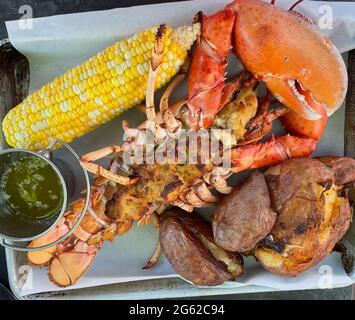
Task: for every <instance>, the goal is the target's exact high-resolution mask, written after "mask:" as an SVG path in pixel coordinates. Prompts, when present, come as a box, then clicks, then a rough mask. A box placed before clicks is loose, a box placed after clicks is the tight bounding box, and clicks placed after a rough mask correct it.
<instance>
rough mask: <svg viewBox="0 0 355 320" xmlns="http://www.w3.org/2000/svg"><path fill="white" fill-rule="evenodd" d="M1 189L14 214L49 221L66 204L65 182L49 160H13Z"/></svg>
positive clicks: (27, 158)
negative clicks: (64, 202)
mask: <svg viewBox="0 0 355 320" xmlns="http://www.w3.org/2000/svg"><path fill="white" fill-rule="evenodd" d="M0 189H1V192H2V195H3V197H4V200H5V202H6V204H7V206H8V208H9V209H10V211H11V213H12V214H13V215H21V216H23V217H26V218H30V219H43V218H49V217H52V216H53V215H55V214H57V213H58V212H59V211H60V210H61V208H62V205H63V187H62V184H61V181H60V179H59V177H58V175H57V173H56V172H55V171H54V169H53V168H52V167H51V165H50V164H48V163H47V162H46V161H45V160H43V159H41V158H39V157H36V156H33V155H28V156H26V157H20V158H12V159H11V161H10V163H8V164H7V166H6V169H5V171H4V173H3V176H2V177H1V181H0Z"/></svg>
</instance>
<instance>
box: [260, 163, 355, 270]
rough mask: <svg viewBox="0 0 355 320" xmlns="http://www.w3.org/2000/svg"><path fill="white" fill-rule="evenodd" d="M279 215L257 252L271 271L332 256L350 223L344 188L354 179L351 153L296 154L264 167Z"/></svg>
mask: <svg viewBox="0 0 355 320" xmlns="http://www.w3.org/2000/svg"><path fill="white" fill-rule="evenodd" d="M265 178H266V181H267V184H268V189H269V192H270V197H271V202H272V205H273V207H274V209H275V210H276V212H277V214H278V216H277V220H276V223H275V225H274V227H273V228H272V230H271V232H270V235H268V236H267V237H266V238H265V239H264V240H262V241H261V242H260V243H259V245H258V246H257V248H256V251H255V257H256V258H257V259H258V261H259V262H260V263H261V264H262V265H263V266H264V267H265V268H266V269H267V270H269V271H271V272H273V273H275V274H278V275H284V276H295V275H297V274H299V273H301V272H303V271H305V270H307V269H308V268H310V267H312V266H314V265H315V264H317V263H318V262H319V261H321V260H322V259H323V258H324V257H325V256H327V255H328V254H329V253H330V252H331V251H332V250H333V248H334V246H335V244H336V243H337V242H338V241H339V240H340V239H341V238H342V237H343V236H344V234H345V232H346V231H347V229H348V228H349V225H350V222H351V218H352V210H351V206H350V204H349V201H348V199H347V194H346V192H345V190H344V185H343V184H346V183H349V182H352V181H353V180H354V179H355V160H353V159H350V158H334V157H333V158H319V159H294V160H289V161H285V162H283V163H281V164H280V165H277V166H274V167H272V168H270V169H268V170H267V171H266V172H265Z"/></svg>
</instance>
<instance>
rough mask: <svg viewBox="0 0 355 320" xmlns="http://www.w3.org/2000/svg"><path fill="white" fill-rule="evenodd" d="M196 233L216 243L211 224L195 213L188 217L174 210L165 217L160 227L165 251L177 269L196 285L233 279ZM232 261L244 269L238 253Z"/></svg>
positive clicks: (182, 212)
mask: <svg viewBox="0 0 355 320" xmlns="http://www.w3.org/2000/svg"><path fill="white" fill-rule="evenodd" d="M194 232H199V233H202V234H203V235H204V236H205V237H206V238H207V239H208V240H210V241H213V235H212V231H211V227H210V225H209V224H208V223H207V222H206V221H205V220H204V219H202V218H201V217H199V216H198V215H196V214H188V213H185V212H184V211H182V210H180V209H175V210H173V211H171V212H169V213H168V214H167V215H165V216H164V217H163V218H162V220H161V225H160V244H161V247H162V251H163V253H164V255H165V256H166V258H167V259H168V261H169V262H170V263H171V265H172V267H173V268H174V270H175V271H176V272H177V273H178V274H180V275H181V276H182V277H184V278H185V279H187V280H189V281H191V282H192V283H194V284H196V285H201V286H216V285H219V284H222V283H223V282H225V281H227V280H230V279H232V278H233V276H232V274H231V273H230V272H228V270H227V268H226V265H225V264H224V263H222V262H220V261H218V260H217V259H216V258H215V257H214V256H213V255H212V254H211V252H210V251H209V250H208V249H207V248H206V247H205V246H204V245H203V244H202V242H201V240H200V239H198V238H197V237H196V236H195V235H194ZM228 254H229V255H230V256H231V255H233V257H232V258H233V259H235V260H236V261H238V263H239V264H240V265H241V268H242V258H241V257H240V256H239V255H238V254H234V253H228Z"/></svg>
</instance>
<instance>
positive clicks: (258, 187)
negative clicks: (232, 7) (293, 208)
mask: <svg viewBox="0 0 355 320" xmlns="http://www.w3.org/2000/svg"><path fill="white" fill-rule="evenodd" d="M276 217H277V213H276V212H275V211H274V210H273V209H272V208H271V200H270V196H269V190H268V187H267V184H266V181H265V178H264V175H263V174H262V173H261V172H258V171H256V172H254V173H253V174H251V175H250V176H249V177H248V178H247V179H246V180H245V181H244V183H243V184H242V186H241V187H240V188H236V189H234V191H233V192H232V193H231V194H229V195H227V196H225V197H224V198H223V199H222V201H220V202H219V203H218V204H217V207H216V210H215V213H214V218H213V234H214V238H215V241H216V244H217V245H219V246H220V247H222V248H224V249H226V250H229V251H234V252H245V251H250V250H252V249H253V248H254V247H255V246H256V244H257V243H258V242H259V241H260V240H262V239H263V238H265V237H266V236H267V235H268V234H269V232H270V231H271V229H272V227H273V226H274V224H275V221H276Z"/></svg>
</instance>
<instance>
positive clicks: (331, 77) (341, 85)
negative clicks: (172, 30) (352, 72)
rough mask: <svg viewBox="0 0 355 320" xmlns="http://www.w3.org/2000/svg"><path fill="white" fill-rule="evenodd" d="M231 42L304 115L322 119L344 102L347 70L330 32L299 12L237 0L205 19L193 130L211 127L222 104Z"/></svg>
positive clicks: (196, 64)
mask: <svg viewBox="0 0 355 320" xmlns="http://www.w3.org/2000/svg"><path fill="white" fill-rule="evenodd" d="M231 43H233V46H234V51H235V53H236V55H237V57H238V58H239V60H240V62H241V63H242V64H243V65H244V67H245V68H246V69H247V70H248V71H249V72H250V73H252V74H253V75H254V77H256V78H257V79H259V80H262V81H264V82H265V84H266V86H267V87H268V89H269V90H270V91H271V92H272V93H273V94H274V96H275V97H276V98H277V99H278V100H279V101H280V102H281V103H283V104H284V105H285V106H287V107H288V108H290V109H291V110H293V111H295V112H296V113H297V114H298V115H300V116H301V117H303V118H306V119H309V120H319V119H321V118H322V117H323V116H324V114H325V113H326V114H327V115H331V114H332V113H334V112H335V111H336V110H337V109H338V108H339V107H340V106H341V104H342V102H343V100H344V98H345V95H346V90H347V71H346V67H345V64H344V61H343V59H342V57H341V55H340V53H339V52H338V50H337V48H336V47H335V46H334V45H333V43H332V42H331V41H330V40H329V39H328V37H326V36H325V35H323V34H322V33H321V31H320V30H319V29H318V28H317V27H316V26H315V25H313V24H312V22H310V21H309V19H307V18H305V17H304V16H302V15H301V14H299V13H296V12H293V11H284V10H282V9H280V8H277V7H276V6H274V5H271V4H269V3H266V2H264V1H261V0H235V1H234V2H232V3H231V4H229V5H228V6H226V8H224V9H223V10H221V11H219V12H217V13H215V14H214V15H212V16H210V17H207V18H206V17H203V19H202V33H201V36H200V38H199V39H198V42H197V45H196V50H195V52H194V56H193V59H192V64H191V69H190V77H189V101H188V107H189V111H190V123H191V124H192V126H193V128H194V129H195V130H196V129H198V128H200V127H202V126H203V127H205V128H208V127H209V126H210V125H211V123H212V122H213V119H214V117H215V115H216V113H217V112H218V110H219V106H220V102H221V96H222V92H223V88H224V77H225V68H226V58H227V55H228V51H229V48H230V46H231Z"/></svg>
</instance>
